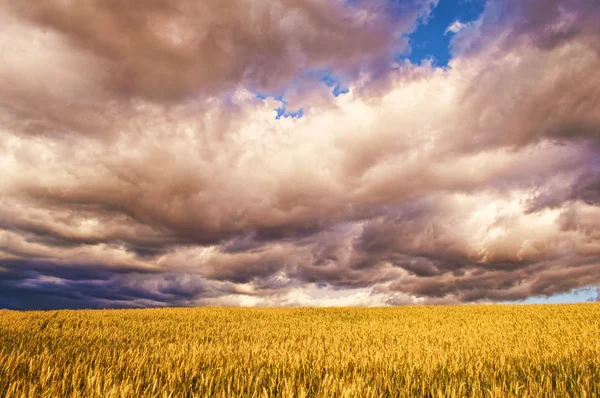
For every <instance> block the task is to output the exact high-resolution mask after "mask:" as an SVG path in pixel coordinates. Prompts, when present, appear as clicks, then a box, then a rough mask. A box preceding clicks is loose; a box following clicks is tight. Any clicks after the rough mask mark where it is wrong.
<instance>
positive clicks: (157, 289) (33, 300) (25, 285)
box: [0, 260, 222, 309]
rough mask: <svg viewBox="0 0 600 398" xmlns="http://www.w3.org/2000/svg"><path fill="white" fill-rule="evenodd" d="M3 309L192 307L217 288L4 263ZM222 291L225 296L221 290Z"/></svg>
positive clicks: (97, 270) (182, 278)
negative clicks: (196, 301)
mask: <svg viewBox="0 0 600 398" xmlns="http://www.w3.org/2000/svg"><path fill="white" fill-rule="evenodd" d="M0 267H2V268H3V271H2V272H0V289H1V290H2V295H1V296H0V308H9V309H53V308H72V309H77V308H132V307H148V306H151V307H155V306H164V305H173V306H181V305H190V304H192V303H193V302H194V300H198V299H199V298H202V297H211V296H215V295H217V294H218V293H217V290H216V289H215V288H214V287H212V286H211V285H210V284H209V283H208V282H206V281H204V280H203V279H202V278H200V277H194V276H190V275H183V274H175V273H160V274H158V273H154V272H143V271H142V270H139V269H134V268H129V269H115V268H112V267H108V266H102V265H91V266H74V265H71V266H65V265H61V264H56V263H48V262H44V261H6V260H2V261H0ZM221 293H222V292H221Z"/></svg>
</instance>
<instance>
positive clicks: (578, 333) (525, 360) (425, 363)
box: [0, 303, 600, 397]
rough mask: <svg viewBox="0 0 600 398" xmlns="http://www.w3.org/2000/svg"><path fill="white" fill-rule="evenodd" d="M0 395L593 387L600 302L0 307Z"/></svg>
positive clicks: (480, 393) (479, 392) (577, 391)
mask: <svg viewBox="0 0 600 398" xmlns="http://www.w3.org/2000/svg"><path fill="white" fill-rule="evenodd" d="M0 396H1V397H135V396H139V397H213V396H214V397H238V396H239V397H267V396H269V397H338V396H340V397H422V396H423V397H453V396H455V397H463V396H476V397H484V396H485V397H506V396H518V397H545V396H554V397H568V396H574V397H598V396H600V305H599V304H591V303H590V304H578V305H547V306H541V305H540V306H501V305H498V306H462V307H403V308H375V309H356V308H353V309H333V308H332V309H314V308H313V309H308V308H306V309H228V308H199V309H149V310H105V311H52V312H12V311H0Z"/></svg>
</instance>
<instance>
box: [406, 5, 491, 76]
mask: <svg viewBox="0 0 600 398" xmlns="http://www.w3.org/2000/svg"><path fill="white" fill-rule="evenodd" d="M484 7H485V0H440V2H439V3H438V5H437V7H435V8H434V10H433V12H432V14H431V15H430V17H429V20H428V21H426V22H423V23H421V24H420V25H419V26H418V27H417V30H416V31H415V32H413V33H412V34H411V35H410V36H409V43H410V46H411V51H410V54H399V55H398V57H397V59H408V60H410V62H412V63H414V64H420V63H421V62H422V61H423V60H425V59H432V60H433V64H434V65H435V66H442V67H444V66H448V62H449V61H450V59H451V58H452V54H451V52H450V40H452V36H453V35H454V33H455V32H453V31H447V29H448V27H450V26H451V25H453V24H454V23H455V22H457V21H458V22H459V23H460V24H467V23H469V22H472V21H474V20H476V19H477V18H478V17H479V16H480V15H481V13H482V12H483V9H484ZM459 26H460V25H455V27H456V28H458V27H459ZM453 30H456V29H453Z"/></svg>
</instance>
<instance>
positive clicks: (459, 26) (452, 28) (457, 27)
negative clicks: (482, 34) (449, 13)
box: [444, 19, 467, 35]
mask: <svg viewBox="0 0 600 398" xmlns="http://www.w3.org/2000/svg"><path fill="white" fill-rule="evenodd" d="M466 27H467V24H465V23H462V22H460V21H459V20H458V19H457V20H456V21H454V22H452V23H451V24H450V25H448V27H447V28H446V30H445V31H444V34H445V35H447V34H448V33H458V32H460V31H461V30H463V29H464V28H466Z"/></svg>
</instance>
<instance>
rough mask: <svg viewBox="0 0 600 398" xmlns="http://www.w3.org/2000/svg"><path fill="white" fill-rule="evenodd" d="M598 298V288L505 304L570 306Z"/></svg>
mask: <svg viewBox="0 0 600 398" xmlns="http://www.w3.org/2000/svg"><path fill="white" fill-rule="evenodd" d="M597 297H598V288H596V287H588V288H584V289H575V290H573V291H571V292H570V293H562V294H555V295H554V296H550V297H530V298H528V299H525V300H521V301H507V302H505V304H568V303H584V302H588V301H595V300H596V298H597Z"/></svg>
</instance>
